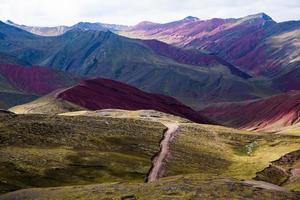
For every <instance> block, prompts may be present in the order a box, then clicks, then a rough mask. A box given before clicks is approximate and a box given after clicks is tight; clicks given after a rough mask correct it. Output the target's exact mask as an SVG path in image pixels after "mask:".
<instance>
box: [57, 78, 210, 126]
mask: <svg viewBox="0 0 300 200" xmlns="http://www.w3.org/2000/svg"><path fill="white" fill-rule="evenodd" d="M56 98H58V99H60V100H65V101H68V102H71V103H73V104H76V105H79V106H81V107H84V108H87V109H90V110H99V109H124V110H147V109H148V110H157V111H161V112H165V113H169V114H173V115H176V116H180V117H184V118H187V119H190V120H191V121H194V122H198V123H211V121H210V120H208V119H207V118H206V117H203V116H202V115H201V114H199V113H197V112H196V111H194V110H193V109H191V108H190V107H187V106H185V105H184V104H182V103H180V102H179V101H177V100H176V99H175V98H172V97H168V96H164V95H159V94H153V93H148V92H144V91H142V90H139V89H137V88H135V87H132V86H129V85H127V84H124V83H121V82H117V81H113V80H110V79H104V78H96V79H91V80H85V81H82V82H81V83H79V84H78V85H76V86H73V87H71V88H67V89H65V90H63V91H60V92H58V93H57V94H56Z"/></svg>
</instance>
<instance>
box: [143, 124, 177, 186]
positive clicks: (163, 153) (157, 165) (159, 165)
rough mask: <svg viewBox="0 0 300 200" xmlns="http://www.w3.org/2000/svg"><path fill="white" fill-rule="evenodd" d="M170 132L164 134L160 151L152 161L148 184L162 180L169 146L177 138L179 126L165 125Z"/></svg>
mask: <svg viewBox="0 0 300 200" xmlns="http://www.w3.org/2000/svg"><path fill="white" fill-rule="evenodd" d="M164 125H165V126H166V127H168V130H167V131H166V132H165V133H164V138H163V140H162V141H161V142H160V151H159V153H158V154H157V155H156V157H155V158H154V159H153V161H152V168H151V170H150V172H149V175H148V177H147V182H153V181H156V180H158V179H159V178H160V176H161V175H162V174H161V172H162V170H163V168H164V163H165V160H166V158H167V156H168V154H169V153H170V152H169V144H170V142H171V141H172V140H173V139H174V138H175V135H176V133H177V132H178V129H179V126H178V124H175V123H165V124H164Z"/></svg>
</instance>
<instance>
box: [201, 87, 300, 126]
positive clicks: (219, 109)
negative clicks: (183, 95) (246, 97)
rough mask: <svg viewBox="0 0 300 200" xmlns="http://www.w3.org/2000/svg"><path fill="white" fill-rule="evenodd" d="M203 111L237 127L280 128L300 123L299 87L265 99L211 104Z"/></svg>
mask: <svg viewBox="0 0 300 200" xmlns="http://www.w3.org/2000/svg"><path fill="white" fill-rule="evenodd" d="M200 113H202V114H204V115H206V116H208V117H210V118H212V119H214V120H216V121H217V122H219V123H221V124H223V125H227V126H231V127H236V128H244V129H250V130H260V131H262V130H264V131H280V130H282V129H286V127H288V126H293V125H295V124H297V123H298V125H300V115H299V113H300V91H292V92H289V93H286V94H281V95H277V96H273V97H269V98H266V99H261V100H256V101H249V102H241V103H232V104H224V105H219V106H215V107H209V108H206V109H204V110H203V111H201V112H200Z"/></svg>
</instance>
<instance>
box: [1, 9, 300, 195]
mask: <svg viewBox="0 0 300 200" xmlns="http://www.w3.org/2000/svg"><path fill="white" fill-rule="evenodd" d="M299 33H300V21H287V22H280V23H278V22H276V21H274V20H273V19H272V18H271V17H269V16H268V15H266V14H264V13H258V14H255V15H250V16H246V17H242V18H229V19H220V18H214V19H209V20H202V19H199V18H197V17H193V16H188V17H186V18H184V19H182V20H178V21H174V22H170V23H154V22H149V21H144V22H141V23H139V24H137V25H135V26H124V25H117V24H105V23H100V22H96V23H90V22H79V23H77V24H75V25H72V26H63V25H61V26H60V25H59V26H56V27H35V26H26V25H19V24H16V23H14V22H12V21H6V22H5V23H4V22H1V21H0V200H2V199H3V200H11V199H28V200H37V199H39V200H46V199H49V198H50V199H57V200H61V199H64V200H66V199H70V200H73V199H121V200H136V199H183V200H185V199H278V200H281V199H292V200H294V199H295V200H296V199H297V200H298V199H300V150H299V148H300V131H299V130H300V37H299ZM54 187H55V188H54Z"/></svg>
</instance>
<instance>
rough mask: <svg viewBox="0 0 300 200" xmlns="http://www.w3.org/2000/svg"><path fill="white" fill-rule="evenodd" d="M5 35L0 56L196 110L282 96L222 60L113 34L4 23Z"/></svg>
mask: <svg viewBox="0 0 300 200" xmlns="http://www.w3.org/2000/svg"><path fill="white" fill-rule="evenodd" d="M0 33H1V35H2V37H0V41H1V43H0V52H3V53H5V54H8V55H10V56H13V57H16V58H17V59H18V60H20V61H22V62H26V63H29V65H41V66H47V67H49V68H53V69H57V70H61V71H65V72H68V73H71V74H75V75H77V76H80V77H82V76H83V77H85V78H87V77H97V76H103V77H107V78H110V79H114V80H119V81H122V82H125V83H128V84H130V85H133V86H135V87H138V88H139V89H143V90H146V91H148V92H155V93H160V94H164V95H168V96H173V97H176V98H177V99H179V100H180V101H182V102H184V103H186V104H188V105H189V106H193V107H198V106H202V105H203V104H207V103H216V102H224V101H240V100H246V99H255V98H260V97H265V96H269V95H271V94H276V93H278V92H280V91H279V89H273V88H272V87H271V83H269V81H268V80H264V79H260V80H256V79H250V76H249V75H248V74H247V73H245V72H243V71H241V70H239V69H237V68H236V67H235V66H233V65H231V64H230V63H228V62H226V61H224V60H223V59H221V58H219V57H218V56H213V55H207V54H205V53H201V52H197V51H196V52H195V51H189V50H183V49H179V48H176V47H172V46H170V45H168V44H165V43H161V42H155V41H154V42H153V41H142V40H135V39H129V38H125V37H122V36H119V35H116V34H114V33H112V32H110V31H95V30H86V29H73V30H70V31H68V32H66V33H65V34H63V35H60V36H56V37H41V36H37V35H33V34H31V33H29V32H26V31H24V30H22V29H18V28H16V27H14V26H9V25H7V24H5V23H0ZM179 85H180V87H178V86H179Z"/></svg>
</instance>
